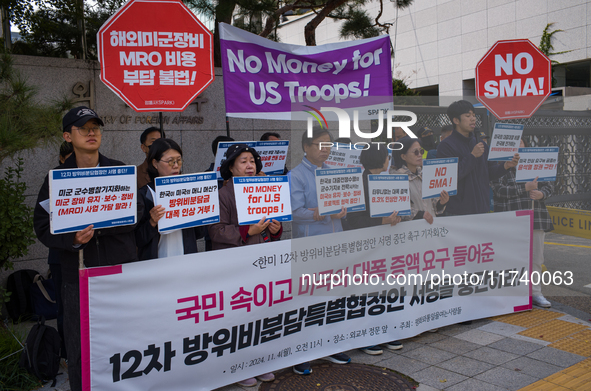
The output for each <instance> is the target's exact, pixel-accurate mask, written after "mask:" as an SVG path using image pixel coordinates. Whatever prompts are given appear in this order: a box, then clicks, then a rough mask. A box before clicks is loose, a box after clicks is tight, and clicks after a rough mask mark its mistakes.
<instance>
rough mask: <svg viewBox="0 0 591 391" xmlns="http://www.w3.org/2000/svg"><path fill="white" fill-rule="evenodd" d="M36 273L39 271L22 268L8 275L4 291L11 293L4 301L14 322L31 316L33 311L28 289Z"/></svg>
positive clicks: (29, 289)
mask: <svg viewBox="0 0 591 391" xmlns="http://www.w3.org/2000/svg"><path fill="white" fill-rule="evenodd" d="M37 274H39V273H38V272H36V271H35V270H30V269H24V270H18V271H16V272H14V273H12V274H10V275H9V276H8V280H7V282H6V291H7V292H12V294H11V295H10V300H9V301H8V303H6V310H7V311H8V315H10V317H11V318H12V320H13V322H15V323H18V322H20V321H21V320H28V319H30V318H31V317H33V314H34V311H33V304H32V302H31V294H30V291H31V285H32V284H33V281H34V279H35V276H36V275H37Z"/></svg>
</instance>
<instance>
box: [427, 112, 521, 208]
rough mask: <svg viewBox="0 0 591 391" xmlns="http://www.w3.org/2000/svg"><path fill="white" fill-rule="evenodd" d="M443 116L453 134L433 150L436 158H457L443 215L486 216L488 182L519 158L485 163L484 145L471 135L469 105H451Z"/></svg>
mask: <svg viewBox="0 0 591 391" xmlns="http://www.w3.org/2000/svg"><path fill="white" fill-rule="evenodd" d="M447 115H448V116H449V119H450V121H451V122H452V123H453V124H454V130H453V132H452V133H451V135H450V136H449V137H447V138H446V139H445V140H443V141H441V143H440V144H439V146H438V147H437V158H449V157H457V158H458V193H457V195H456V196H453V197H450V199H449V202H448V203H447V208H446V210H445V214H446V215H469V214H477V213H486V212H488V211H489V210H490V187H489V182H490V181H492V180H494V179H497V178H500V177H502V176H503V175H505V174H507V170H509V169H510V168H511V167H515V166H517V163H519V154H515V156H513V160H511V161H508V162H505V163H504V164H499V163H497V162H490V161H488V145H487V144H486V143H485V142H483V141H482V140H480V138H479V137H478V135H477V134H476V132H474V129H475V128H476V114H474V106H472V103H470V102H468V101H465V100H459V101H457V102H454V103H452V104H451V105H449V107H448V108H447Z"/></svg>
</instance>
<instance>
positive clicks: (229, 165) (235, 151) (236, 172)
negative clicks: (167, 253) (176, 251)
mask: <svg viewBox="0 0 591 391" xmlns="http://www.w3.org/2000/svg"><path fill="white" fill-rule="evenodd" d="M262 168H263V165H262V163H261V157H260V156H259V154H258V153H257V151H256V150H255V149H254V148H252V147H248V146H247V145H245V144H234V145H232V146H230V148H228V152H227V153H226V160H225V161H224V163H222V166H221V168H220V174H221V175H222V178H224V180H226V181H227V183H226V184H225V185H224V187H222V189H221V190H220V193H219V196H220V222H219V223H216V224H213V225H210V226H209V227H208V231H209V236H210V237H211V244H212V246H213V249H214V250H219V249H223V248H231V247H240V246H246V245H251V244H258V243H267V242H272V241H276V240H279V239H280V238H281V233H282V232H283V227H282V226H281V223H280V222H278V221H277V220H274V219H271V220H269V219H267V218H265V217H263V218H261V220H260V221H259V222H258V223H256V224H250V225H238V212H237V210H236V195H235V193H234V183H233V182H232V178H233V177H243V176H255V175H257V174H258V173H259V172H260V171H261V169H262ZM257 379H259V380H260V381H263V382H271V381H273V380H275V375H273V374H272V373H265V374H263V375H261V376H257ZM238 385H241V386H244V387H253V386H256V385H257V380H256V379H255V378H254V377H252V378H249V379H245V380H242V381H241V382H238Z"/></svg>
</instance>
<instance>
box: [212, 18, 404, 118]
mask: <svg viewBox="0 0 591 391" xmlns="http://www.w3.org/2000/svg"><path fill="white" fill-rule="evenodd" d="M220 31H221V52H222V63H223V69H224V92H225V97H226V115H227V116H229V117H242V118H265V119H284V120H289V119H291V114H290V113H291V112H292V111H297V110H304V109H305V107H306V106H313V107H320V106H324V107H339V108H343V109H353V108H365V107H370V106H372V107H375V105H380V104H384V103H385V104H389V105H391V104H392V69H391V57H390V41H389V40H390V38H389V36H387V35H385V36H381V37H376V38H370V39H365V40H359V41H352V42H340V43H334V44H327V45H322V46H298V45H288V44H281V43H277V42H273V41H270V40H268V39H266V38H262V37H259V36H257V35H254V34H251V33H248V32H246V31H244V30H241V29H238V28H236V27H232V26H230V25H227V24H223V23H220Z"/></svg>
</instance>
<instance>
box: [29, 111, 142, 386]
mask: <svg viewBox="0 0 591 391" xmlns="http://www.w3.org/2000/svg"><path fill="white" fill-rule="evenodd" d="M62 124H63V129H64V134H63V136H64V140H66V141H68V142H70V143H72V146H73V147H74V153H72V155H71V156H70V157H69V158H68V159H66V161H65V162H64V163H63V164H61V165H60V166H58V167H57V168H56V169H66V168H90V167H97V166H100V167H108V166H121V165H123V163H122V162H120V161H117V160H112V159H109V158H107V157H105V156H103V155H101V154H100V153H99V147H100V145H101V137H102V129H101V126H104V124H103V121H102V120H101V119H100V118H99V116H98V115H97V114H96V112H94V111H93V110H91V109H89V108H88V107H84V106H81V107H76V108H74V109H72V110H70V111H69V112H68V113H67V114H66V115H65V116H64V119H63V121H62ZM48 199H49V179H48V176H46V177H45V181H44V182H43V185H42V186H41V190H39V196H38V198H37V203H36V204H35V214H34V226H35V233H36V234H37V238H39V240H40V241H41V243H43V244H44V245H45V246H47V247H49V248H53V249H56V250H57V251H58V252H59V258H60V262H61V267H62V287H61V289H62V300H63V307H64V339H65V342H66V349H67V351H68V375H69V380H70V389H71V390H72V391H79V390H82V379H81V362H80V359H81V357H80V356H81V351H80V296H79V293H80V292H79V280H78V268H79V266H78V265H79V252H80V251H83V259H84V265H85V266H86V267H92V266H107V265H117V264H121V263H127V262H132V261H135V260H136V259H137V255H136V246H135V236H134V233H133V230H134V226H133V225H129V226H123V227H116V228H108V229H100V230H97V231H95V230H94V229H93V226H92V225H89V226H88V227H86V228H84V229H83V230H81V231H78V232H72V233H65V234H60V235H52V234H51V232H50V228H49V213H48V209H49V208H48V207H46V206H44V205H46V204H47V201H48ZM141 210H143V206H142V207H140V206H139V205H138V211H141ZM140 218H141V216H138V220H139V219H140Z"/></svg>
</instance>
